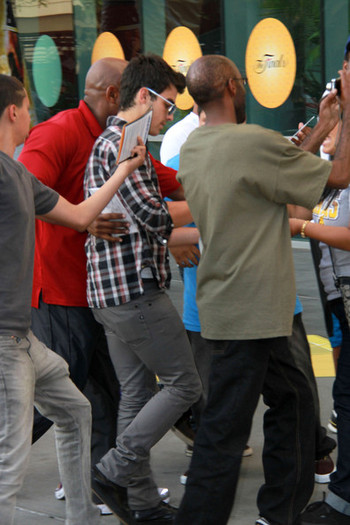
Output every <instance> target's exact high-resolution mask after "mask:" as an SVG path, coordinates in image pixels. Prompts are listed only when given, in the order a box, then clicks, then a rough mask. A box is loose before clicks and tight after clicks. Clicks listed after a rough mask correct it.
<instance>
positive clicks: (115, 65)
mask: <svg viewBox="0 0 350 525" xmlns="http://www.w3.org/2000/svg"><path fill="white" fill-rule="evenodd" d="M127 64H128V63H127V61H126V60H122V59H121V58H112V57H108V58H101V59H100V60H96V62H94V63H93V64H92V66H91V67H90V69H89V71H88V72H87V75H86V79H85V96H86V95H87V96H89V94H90V92H91V91H98V90H106V89H107V88H108V86H110V85H114V86H118V85H119V84H120V79H121V76H122V74H123V71H124V69H125V68H126V66H127Z"/></svg>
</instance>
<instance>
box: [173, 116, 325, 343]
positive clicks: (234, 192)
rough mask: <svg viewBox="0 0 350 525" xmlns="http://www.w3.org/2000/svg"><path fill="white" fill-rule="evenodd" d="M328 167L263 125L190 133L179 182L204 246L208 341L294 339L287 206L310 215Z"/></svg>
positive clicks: (201, 302)
mask: <svg viewBox="0 0 350 525" xmlns="http://www.w3.org/2000/svg"><path fill="white" fill-rule="evenodd" d="M331 168H332V165H331V163H330V162H328V161H325V160H322V159H320V158H318V157H317V156H316V155H313V154H311V153H307V152H304V151H302V150H301V149H300V148H298V147H296V146H295V145H294V144H292V143H291V142H290V141H288V140H287V139H285V138H284V137H283V136H282V135H280V134H279V133H276V132H274V131H270V130H266V129H264V128H262V127H260V126H256V125H248V124H241V125H237V124H222V125H218V126H203V127H201V128H198V129H197V130H195V131H194V132H192V134H191V135H190V136H189V138H188V140H187V142H186V143H185V144H184V146H183V147H182V149H181V154H180V169H179V172H178V179H179V181H180V182H181V183H182V185H183V187H184V190H185V195H186V199H187V201H188V204H189V207H190V209H191V212H192V215H193V218H194V221H195V223H196V225H197V226H198V228H199V230H200V235H201V239H202V242H203V253H202V257H201V261H200V264H199V267H198V273H197V284H198V288H197V305H198V310H199V317H200V322H201V327H202V335H203V337H205V338H208V339H260V338H270V337H279V336H286V335H290V334H291V330H292V319H293V311H294V307H295V298H296V290H295V282H294V267H293V260H292V250H291V237H290V230H289V223H288V213H287V207H286V204H287V203H289V204H297V205H300V206H304V207H306V208H310V209H312V208H313V207H314V206H315V204H316V203H317V202H318V201H319V199H320V196H321V193H322V191H323V188H324V186H325V184H326V182H327V179H328V177H329V174H330V171H331Z"/></svg>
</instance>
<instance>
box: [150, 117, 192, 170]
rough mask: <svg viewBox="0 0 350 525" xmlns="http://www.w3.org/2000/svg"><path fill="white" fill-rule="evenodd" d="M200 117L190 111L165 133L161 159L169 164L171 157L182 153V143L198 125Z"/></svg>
mask: <svg viewBox="0 0 350 525" xmlns="http://www.w3.org/2000/svg"><path fill="white" fill-rule="evenodd" d="M198 125H199V118H198V115H196V113H193V111H191V113H189V114H188V115H187V116H186V117H185V118H183V119H182V120H180V121H179V122H177V123H176V124H174V125H173V126H171V128H169V129H168V131H167V132H166V133H165V135H164V138H163V142H162V145H161V148H160V161H161V162H162V163H163V164H167V163H168V161H169V160H170V159H172V158H173V157H175V155H178V154H179V153H180V148H181V146H182V144H183V143H184V142H185V141H186V140H187V137H188V135H189V134H190V133H191V132H192V131H193V130H194V129H196V128H197V127H198Z"/></svg>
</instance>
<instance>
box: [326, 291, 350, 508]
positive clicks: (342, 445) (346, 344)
mask: <svg viewBox="0 0 350 525" xmlns="http://www.w3.org/2000/svg"><path fill="white" fill-rule="evenodd" d="M330 306H331V310H332V312H333V313H334V314H335V315H336V316H337V318H338V319H339V322H340V327H341V331H342V335H343V342H342V346H341V350H340V356H339V359H338V367H337V375H336V378H335V381H334V386H333V398H334V409H335V411H336V412H337V416H338V417H337V428H338V460H337V470H336V472H334V473H333V474H332V475H331V482H330V484H329V490H330V491H331V492H332V493H333V494H335V495H336V496H338V497H339V498H341V499H342V500H345V502H347V504H346V503H345V502H344V504H342V505H341V508H340V507H339V505H337V504H334V502H333V501H332V506H334V507H336V508H337V510H339V511H340V512H344V513H345V514H348V515H350V330H349V325H348V323H347V320H346V316H345V312H344V307H343V303H342V301H341V299H335V300H334V301H330ZM339 503H340V502H339Z"/></svg>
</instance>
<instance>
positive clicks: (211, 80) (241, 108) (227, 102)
mask: <svg viewBox="0 0 350 525" xmlns="http://www.w3.org/2000/svg"><path fill="white" fill-rule="evenodd" d="M186 84H187V88H188V91H189V93H190V95H191V96H192V97H193V99H194V101H195V102H196V103H197V104H198V105H199V106H200V107H202V108H203V109H204V111H205V112H206V114H207V120H209V121H211V120H212V117H213V115H214V116H216V117H217V115H218V114H219V113H220V112H221V114H225V112H227V109H230V108H231V106H232V107H233V109H234V121H236V122H238V123H241V122H244V121H245V118H246V115H245V89H244V86H243V83H242V75H241V74H240V72H239V70H238V68H237V66H236V65H235V64H234V62H232V60H230V59H229V58H227V57H225V56H222V55H205V56H202V57H200V58H197V60H195V61H194V62H193V64H191V66H190V68H189V70H188V72H187V76H186ZM216 120H218V119H217V118H216Z"/></svg>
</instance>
